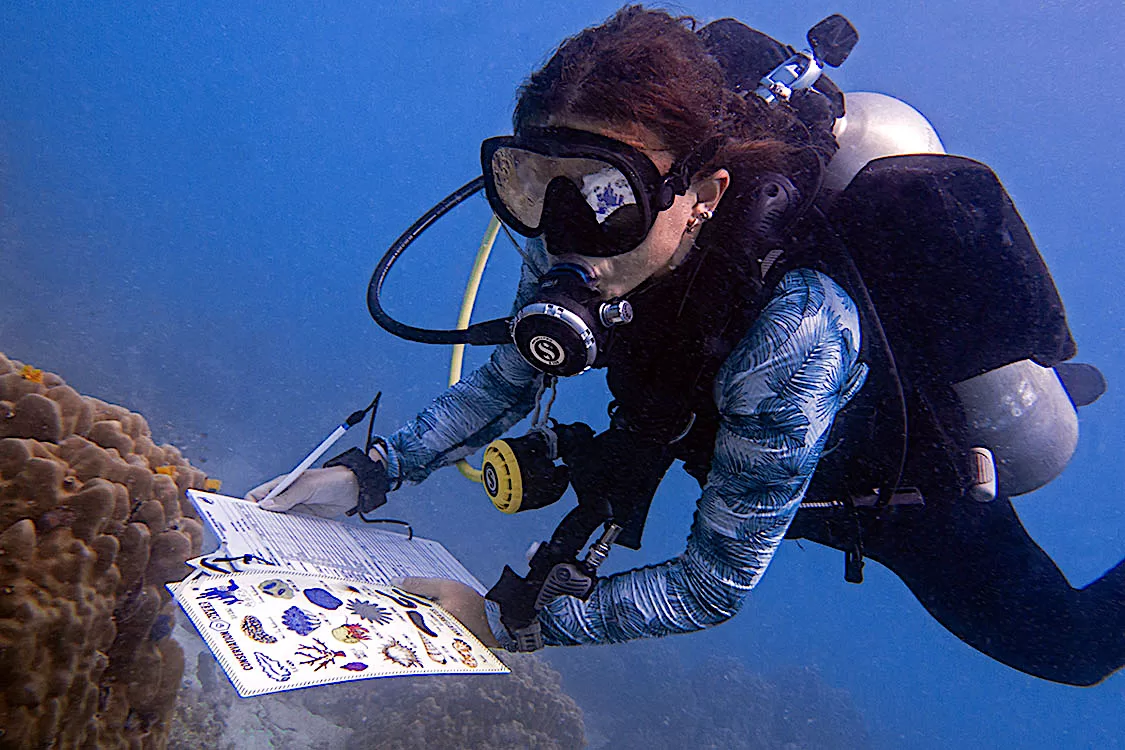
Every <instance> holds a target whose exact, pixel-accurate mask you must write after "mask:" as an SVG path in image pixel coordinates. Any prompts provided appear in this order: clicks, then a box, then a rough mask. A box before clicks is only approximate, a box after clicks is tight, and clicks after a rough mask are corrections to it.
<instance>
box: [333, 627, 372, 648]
mask: <svg viewBox="0 0 1125 750" xmlns="http://www.w3.org/2000/svg"><path fill="white" fill-rule="evenodd" d="M332 637H333V638H335V639H336V640H338V641H340V642H342V643H359V642H360V641H369V640H371V636H370V635H368V630H367V628H365V627H363V626H362V625H359V624H355V625H349V624H348V623H344V624H343V625H341V626H340V627H338V628H333V629H332Z"/></svg>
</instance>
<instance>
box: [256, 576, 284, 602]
mask: <svg viewBox="0 0 1125 750" xmlns="http://www.w3.org/2000/svg"><path fill="white" fill-rule="evenodd" d="M258 588H259V589H261V591H262V593H263V594H268V595H270V596H275V597H277V598H278V599H292V598H293V587H292V586H290V585H289V584H288V583H286V582H285V581H283V580H281V579H280V578H271V579H269V580H268V581H262V582H261V583H259V584H258Z"/></svg>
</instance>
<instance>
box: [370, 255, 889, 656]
mask: <svg viewBox="0 0 1125 750" xmlns="http://www.w3.org/2000/svg"><path fill="white" fill-rule="evenodd" d="M537 251H538V252H537ZM545 268H546V254H545V253H543V252H542V247H541V245H540V246H539V247H536V243H531V244H530V245H529V248H528V253H527V255H526V256H525V263H524V268H523V275H522V279H521V282H520V291H519V294H518V295H517V301H516V305H517V307H519V306H522V304H523V302H524V300H526V299H528V298H529V296H530V294H531V293H532V292H533V291H534V288H535V284H536V279H537V278H538V277H539V275H540V274H541V273H542V271H543V270H545ZM859 343H860V341H859V316H858V314H857V311H856V307H855V304H854V303H853V301H852V300H851V299H850V298H849V297H848V295H847V294H846V293H845V292H844V290H843V289H841V288H840V287H839V286H838V285H837V284H836V283H835V282H833V281H832V280H831V279H830V278H828V277H827V276H825V275H823V274H821V273H818V272H816V271H811V270H806V269H798V270H794V271H790V272H789V273H788V274H786V275H785V276H784V277H783V278H782V280H781V282H780V283H779V285H778V286H777V288H776V289H775V290H774V292H773V295H772V297H771V299H770V301H769V302H768V303H767V304H766V306H765V308H764V310H763V312H762V314H761V315H760V316H759V318H758V319H757V320H756V321H755V323H754V324H753V325H752V326H751V328H750V330H749V331H748V332H747V334H746V335H745V337H744V338H743V339H742V341H741V342H740V343H739V344H738V346H736V347H735V349H734V351H733V352H732V353H731V355H730V356H729V357H728V358H727V360H726V362H725V363H724V364H723V366H722V368H721V369H720V371H719V373H718V375H717V377H716V379H715V400H716V403H717V405H718V409H719V414H720V416H721V424H720V427H719V431H718V434H717V436H716V440H715V451H714V457H713V459H712V465H711V471H710V474H709V475H708V477H707V482H706V485H705V487H704V489H703V495H702V497H701V498H700V499H699V501H698V503H697V508H696V513H695V520H694V522H693V524H692V528H691V534H690V536H689V537H688V542H687V549H686V550H685V551H684V552H683V553H682V554H681V555H680V556H679V557H676V558H674V559H672V560H668V561H666V562H663V563H661V564H659V565H652V566H648V567H645V568H640V569H636V570H631V571H628V572H624V573H617V574H614V575H611V576H608V577H606V578H603V579H601V580H600V581H599V582H598V584H597V586H596V588H595V589H594V591H593V592H592V594H591V595H590V597H589V599H588V600H587V601H585V602H583V601H581V600H578V599H574V598H572V597H562V598H559V599H556V600H555V601H554V602H552V603H551V604H550V605H549V606H548V607H547V608H546V609H545V610H544V611H543V612H542V613H541V615H540V623H541V624H542V627H543V634H544V640H545V642H546V643H548V644H550V645H576V644H592V643H617V642H621V641H627V640H632V639H636V638H651V637H659V636H664V635H669V634H672V633H685V632H690V631H694V630H699V629H701V628H705V627H708V626H711V625H716V624H719V623H721V622H724V621H726V620H728V619H730V618H731V617H733V616H734V615H735V614H736V613H737V612H738V610H739V608H740V607H741V605H742V602H743V601H744V600H745V598H746V596H747V594H748V593H749V591H750V590H751V589H752V588H754V586H755V585H756V584H757V582H758V580H759V579H760V578H761V576H762V574H763V572H765V569H766V566H767V565H769V562H770V560H771V559H772V557H773V555H774V552H775V551H776V550H777V547H778V545H779V544H780V543H781V540H782V538H783V537H784V536H785V532H786V530H787V529H788V527H789V523H790V522H791V521H792V519H793V516H794V515H795V514H796V512H797V507H798V506H799V505H800V502H801V498H802V497H803V496H804V493H805V490H806V489H807V488H808V484H809V480H810V479H811V478H812V474H813V471H814V469H815V468H816V464H817V461H818V459H819V458H820V453H821V450H822V448H823V447H824V442H825V440H826V439H827V436H828V431H829V428H830V427H831V425H832V420H833V419H834V417H835V415H836V413H837V412H838V411H839V410H840V409H841V408H842V407H843V405H844V404H845V403H847V401H848V399H850V398H851V396H852V395H853V394H854V393H855V392H856V391H857V390H858V389H859V387H860V386H861V385H862V384H863V380H864V378H865V376H866V372H867V369H866V365H864V364H862V363H860V362H859V361H858V351H859ZM540 381H541V376H540V375H539V373H538V372H537V371H536V370H534V369H533V368H532V367H531V366H530V365H528V364H527V363H526V362H525V361H524V360H523V359H522V358H521V357H520V355H519V353H518V352H517V351H516V350H515V347H514V346H512V345H506V346H500V347H498V348H497V349H496V350H495V352H494V353H493V355H492V358H491V360H490V361H489V362H488V363H487V364H486V365H484V366H483V367H481V368H480V369H478V370H476V371H475V372H474V373H473V374H472V375H470V376H469V377H468V378H466V379H465V380H464V381H462V382H461V383H458V384H457V385H455V386H453V387H452V388H450V389H449V390H448V391H446V392H445V393H444V394H442V395H441V396H440V397H438V399H436V400H435V401H434V403H433V404H431V406H430V407H429V408H427V409H426V410H425V411H423V412H422V413H421V414H420V415H419V416H418V417H417V419H415V420H414V421H413V422H411V423H409V424H407V425H406V426H405V427H403V428H402V429H400V430H399V431H398V432H396V433H395V434H394V435H392V436H391V437H390V438H389V439H388V441H387V442H388V454H389V455H388V459H389V467H388V469H389V472H390V474H391V475H392V476H398V477H400V478H402V479H404V480H407V481H411V482H418V481H421V480H422V479H424V478H425V477H426V476H427V475H428V474H429V473H430V472H431V471H433V470H434V469H436V468H438V467H440V466H445V465H447V464H450V463H452V462H454V461H456V460H457V459H459V458H462V457H464V456H466V455H468V454H469V453H471V452H473V451H475V450H477V449H478V448H480V447H482V446H484V445H485V444H487V443H488V442H489V441H490V440H492V439H494V438H496V437H498V436H499V435H501V434H502V433H503V432H504V431H506V430H507V429H508V428H510V427H511V426H512V425H514V424H515V423H516V422H518V421H519V420H520V419H522V418H523V417H524V416H525V415H527V414H528V413H529V412H530V410H531V409H532V407H533V406H534V400H535V394H536V392H537V390H538V388H539V384H540ZM488 615H489V623H490V625H491V627H492V630H493V632H494V634H495V635H496V637H497V640H498V641H499V642H500V643H501V645H503V646H505V647H508V648H511V647H513V646H514V641H513V639H512V638H511V636H509V634H508V633H507V631H506V630H505V629H504V627H503V626H502V625H501V624H500V621H499V611H498V608H497V606H496V605H495V604H493V603H492V602H488Z"/></svg>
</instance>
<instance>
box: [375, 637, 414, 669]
mask: <svg viewBox="0 0 1125 750" xmlns="http://www.w3.org/2000/svg"><path fill="white" fill-rule="evenodd" d="M383 657H384V658H385V659H386V660H387V661H393V662H394V663H395V664H397V665H399V666H400V667H420V666H422V662H421V661H419V660H418V654H416V653H414V649H412V648H410V647H409V646H407V645H405V644H404V643H402V642H401V641H399V640H397V639H395V638H392V639H391V642H390V643H388V644H387V645H386V646H383Z"/></svg>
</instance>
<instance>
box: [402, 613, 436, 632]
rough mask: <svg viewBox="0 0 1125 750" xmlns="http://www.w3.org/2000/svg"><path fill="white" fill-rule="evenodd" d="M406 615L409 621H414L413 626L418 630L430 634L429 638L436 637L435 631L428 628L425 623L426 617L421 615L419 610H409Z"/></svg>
mask: <svg viewBox="0 0 1125 750" xmlns="http://www.w3.org/2000/svg"><path fill="white" fill-rule="evenodd" d="M406 616H407V617H409V618H410V621H411V622H412V623H414V627H416V628H418V629H419V630H421V631H422V632H423V633H425V634H426V635H428V636H430V637H431V638H437V633H435V632H434V631H432V630H430V626H429V625H427V624H426V618H424V617H422V613H421V612H415V611H414V610H410V611H409V612H407V613H406Z"/></svg>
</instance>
